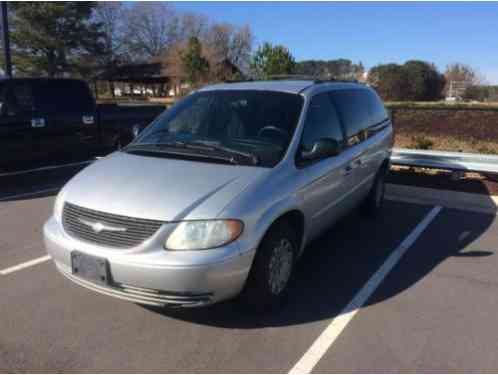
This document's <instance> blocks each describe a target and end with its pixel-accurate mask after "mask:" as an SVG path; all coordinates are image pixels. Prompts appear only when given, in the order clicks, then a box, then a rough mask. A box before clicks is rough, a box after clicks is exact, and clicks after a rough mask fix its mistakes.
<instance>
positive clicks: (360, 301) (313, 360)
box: [289, 206, 442, 374]
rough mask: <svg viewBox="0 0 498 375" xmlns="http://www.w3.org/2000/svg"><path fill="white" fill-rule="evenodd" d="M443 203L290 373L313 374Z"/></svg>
mask: <svg viewBox="0 0 498 375" xmlns="http://www.w3.org/2000/svg"><path fill="white" fill-rule="evenodd" d="M441 209H442V207H441V206H436V207H434V208H433V209H432V210H431V211H430V212H429V213H428V214H427V216H426V217H425V218H424V219H423V220H422V221H421V222H420V223H419V224H418V225H417V226H416V227H415V228H414V229H413V231H412V232H411V233H410V234H409V235H408V237H406V238H405V239H404V240H403V242H401V244H400V245H399V246H398V247H397V248H396V249H395V250H394V251H393V252H392V254H391V255H390V256H389V257H388V258H387V259H386V261H385V262H384V263H383V264H382V266H381V267H380V268H379V269H378V270H377V272H375V274H373V275H372V277H371V278H370V279H369V280H368V281H367V283H366V284H365V285H364V286H363V287H362V288H361V289H360V291H359V292H358V293H357V294H356V295H355V296H354V298H353V299H352V300H351V302H349V304H348V305H347V306H346V307H345V308H344V309H343V310H342V311H341V313H340V314H339V315H338V316H337V317H336V318H334V319H333V320H332V321H331V322H330V324H329V325H328V326H327V328H325V330H324V331H323V332H322V333H321V334H320V336H318V338H317V339H316V340H315V341H314V342H313V344H312V345H311V346H310V348H309V349H308V351H307V352H306V353H304V355H303V356H302V357H301V359H299V361H298V362H297V363H296V364H295V365H294V367H293V368H292V369H291V370H290V372H289V373H290V374H309V373H311V371H312V370H313V368H314V367H315V366H316V364H317V363H318V361H320V359H321V358H322V357H323V356H324V355H325V353H326V352H327V350H328V349H329V348H330V347H331V346H332V344H333V343H334V341H335V340H336V339H337V337H339V335H340V334H341V332H342V331H343V330H344V328H346V326H347V325H348V323H349V322H350V321H351V319H353V317H354V316H355V315H356V313H357V312H358V311H359V309H360V308H361V307H362V306H363V305H364V304H365V302H367V300H368V298H369V297H370V296H371V295H372V294H373V293H374V292H375V290H376V289H377V287H378V286H379V285H380V283H381V282H382V280H384V278H385V277H386V276H387V274H388V273H389V272H390V271H391V270H392V269H393V267H394V266H395V265H396V264H397V263H398V262H399V260H400V259H401V257H402V256H403V255H404V254H405V253H406V251H407V250H408V249H409V248H410V247H411V246H412V245H413V244H414V243H415V241H416V240H417V238H418V237H419V236H420V235H421V234H422V232H423V231H424V230H425V229H426V228H427V227H428V225H429V224H430V223H431V222H432V220H434V218H435V217H436V216H437V214H438V213H439V212H440V211H441Z"/></svg>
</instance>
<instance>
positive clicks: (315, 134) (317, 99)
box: [301, 93, 344, 151]
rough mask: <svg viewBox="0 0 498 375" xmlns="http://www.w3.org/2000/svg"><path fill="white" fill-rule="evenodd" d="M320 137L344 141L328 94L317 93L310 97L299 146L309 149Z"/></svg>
mask: <svg viewBox="0 0 498 375" xmlns="http://www.w3.org/2000/svg"><path fill="white" fill-rule="evenodd" d="M321 138H332V139H335V140H336V141H337V142H339V143H341V144H342V142H343V141H344V136H343V133H342V128H341V123H340V120H339V116H338V115H337V111H336V109H335V108H334V106H333V105H332V102H331V101H330V98H329V96H328V94H326V93H325V94H318V95H316V96H314V97H313V98H312V99H311V102H310V104H309V107H308V112H307V114H306V120H305V123H304V129H303V135H302V138H301V148H302V149H303V150H304V151H311V149H312V147H313V144H314V143H315V142H316V141H318V140H319V139H321Z"/></svg>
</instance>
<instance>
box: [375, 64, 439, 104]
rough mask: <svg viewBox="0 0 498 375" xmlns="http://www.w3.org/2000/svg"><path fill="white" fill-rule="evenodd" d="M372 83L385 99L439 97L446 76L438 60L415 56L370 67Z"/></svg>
mask: <svg viewBox="0 0 498 375" xmlns="http://www.w3.org/2000/svg"><path fill="white" fill-rule="evenodd" d="M368 83H369V84H370V85H372V86H373V87H375V88H376V90H377V91H378V92H379V94H380V95H381V96H382V97H383V98H384V99H385V100H397V101H404V100H411V101H428V100H438V99H440V98H441V93H442V90H443V87H444V83H445V79H444V76H443V75H442V74H440V73H439V72H438V71H437V69H436V67H435V66H434V64H430V63H427V62H424V61H417V60H411V61H407V62H406V63H405V64H403V65H398V64H381V65H377V66H375V67H373V68H372V69H370V71H369V73H368Z"/></svg>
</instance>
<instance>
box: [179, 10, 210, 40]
mask: <svg viewBox="0 0 498 375" xmlns="http://www.w3.org/2000/svg"><path fill="white" fill-rule="evenodd" d="M208 27H209V20H208V19H207V17H206V16H204V15H202V14H198V13H191V12H189V13H184V14H182V15H180V16H179V17H178V32H177V37H178V39H179V40H181V41H187V40H189V39H190V38H192V37H193V38H198V39H199V40H202V39H204V38H205V36H206V33H207V30H208Z"/></svg>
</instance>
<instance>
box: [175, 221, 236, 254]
mask: <svg viewBox="0 0 498 375" xmlns="http://www.w3.org/2000/svg"><path fill="white" fill-rule="evenodd" d="M242 229H243V224H242V222H240V221H238V220H205V221H201V220H199V221H183V222H181V223H180V224H178V226H177V227H176V228H175V230H174V231H173V233H172V234H171V235H170V236H169V238H168V239H167V241H166V244H165V247H166V249H168V250H206V249H212V248H215V247H220V246H223V245H226V244H228V243H230V242H232V241H234V240H236V239H237V238H238V237H239V236H240V234H241V233H242Z"/></svg>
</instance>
